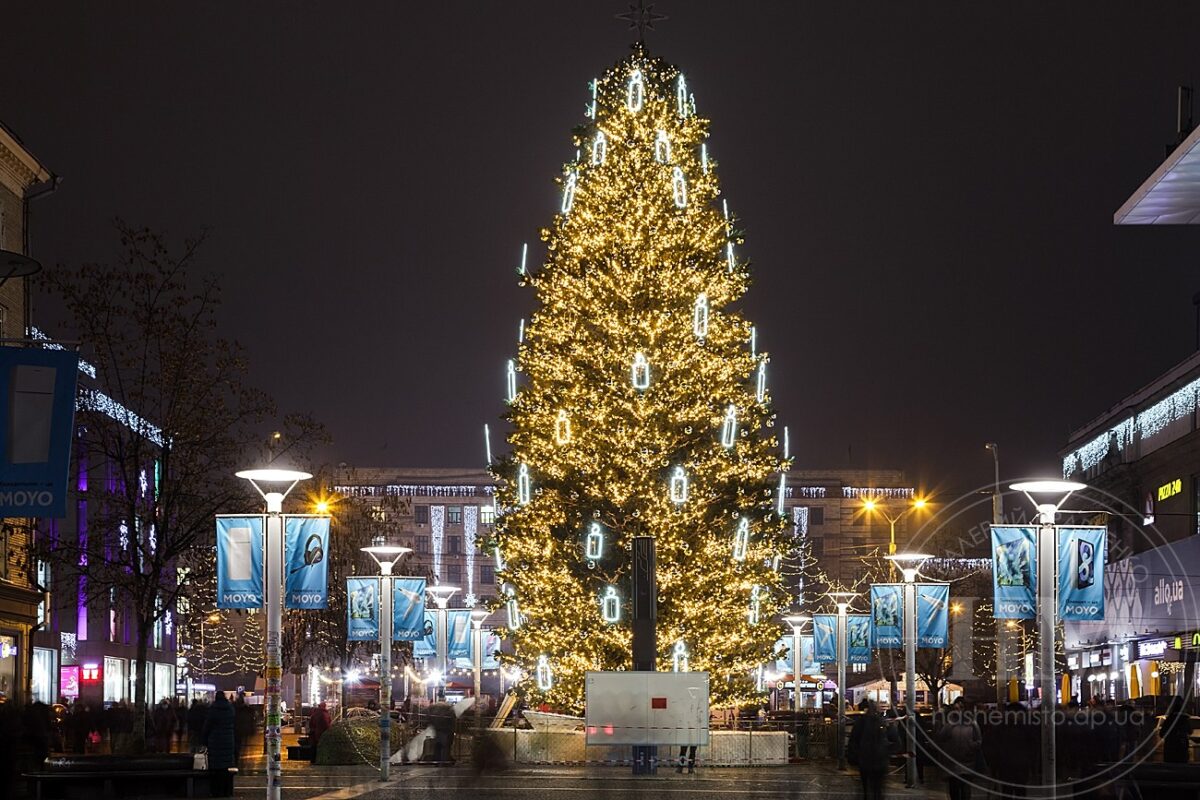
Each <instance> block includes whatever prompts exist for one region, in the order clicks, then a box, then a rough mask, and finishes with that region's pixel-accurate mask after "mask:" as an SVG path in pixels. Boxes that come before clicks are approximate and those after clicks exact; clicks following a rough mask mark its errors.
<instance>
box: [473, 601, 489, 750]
mask: <svg viewBox="0 0 1200 800" xmlns="http://www.w3.org/2000/svg"><path fill="white" fill-rule="evenodd" d="M487 618H488V612H487V610H486V609H482V608H473V609H471V636H472V637H473V638H474V640H475V641H473V642H471V656H472V659H471V660H472V666H473V667H474V668H475V736H476V737H477V738H478V736H479V735H480V732H481V731H482V730H483V709H482V708H481V705H482V697H481V694H480V693H481V692H482V690H483V621H484V620H485V619H487ZM476 744H478V742H477V743H476Z"/></svg>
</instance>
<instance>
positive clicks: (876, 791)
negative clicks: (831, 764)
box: [846, 700, 899, 800]
mask: <svg viewBox="0 0 1200 800" xmlns="http://www.w3.org/2000/svg"><path fill="white" fill-rule="evenodd" d="M859 708H860V709H862V712H863V713H862V714H861V715H860V716H859V718H858V719H857V720H855V722H854V727H853V728H852V729H851V730H850V743H849V746H848V747H847V750H846V760H847V761H849V762H850V763H851V764H853V765H854V766H856V767H858V777H859V779H860V780H861V781H862V796H863V800H882V798H883V780H884V775H885V774H886V773H887V767H888V758H889V757H890V756H891V753H892V748H893V747H894V746H895V745H896V744H897V743H898V742H899V735H898V734H897V733H896V729H895V727H893V726H892V725H889V724H888V722H887V720H885V719H884V718H883V717H882V716H881V715H880V714H879V708H878V707H877V706H876V705H875V701H874V700H864V701H863V702H862V703H860V704H859Z"/></svg>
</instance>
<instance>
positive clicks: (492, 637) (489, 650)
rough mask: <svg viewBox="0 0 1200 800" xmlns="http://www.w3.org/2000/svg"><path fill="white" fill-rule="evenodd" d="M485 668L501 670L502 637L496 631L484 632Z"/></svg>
mask: <svg viewBox="0 0 1200 800" xmlns="http://www.w3.org/2000/svg"><path fill="white" fill-rule="evenodd" d="M483 668H484V669H500V636H499V635H497V634H496V632H495V631H488V630H485V631H484V632H483Z"/></svg>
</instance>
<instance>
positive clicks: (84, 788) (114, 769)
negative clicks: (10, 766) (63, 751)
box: [24, 753, 236, 800]
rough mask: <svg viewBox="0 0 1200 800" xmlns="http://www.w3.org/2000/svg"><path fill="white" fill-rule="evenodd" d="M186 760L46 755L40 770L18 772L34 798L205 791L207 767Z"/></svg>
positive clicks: (195, 793)
mask: <svg viewBox="0 0 1200 800" xmlns="http://www.w3.org/2000/svg"><path fill="white" fill-rule="evenodd" d="M192 765H193V761H192V755H191V754H190V753H173V754H168V755H145V756H111V755H67V756H52V757H50V758H47V759H46V760H45V762H44V764H43V769H42V770H41V771H39V772H30V773H26V774H25V776H24V777H25V779H26V780H27V781H28V782H29V785H30V786H31V788H32V789H33V796H34V798H36V800H44V798H51V797H64V798H72V797H80V798H92V797H105V798H119V797H131V796H144V795H148V794H158V795H168V796H173V797H206V796H208V794H209V774H208V771H207V770H196V769H192ZM233 771H234V772H236V770H233Z"/></svg>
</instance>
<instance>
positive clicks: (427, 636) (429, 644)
mask: <svg viewBox="0 0 1200 800" xmlns="http://www.w3.org/2000/svg"><path fill="white" fill-rule="evenodd" d="M423 630H424V635H423V636H422V637H421V638H420V639H416V640H415V641H413V657H414V658H430V657H432V656H436V655H437V619H436V618H435V617H434V615H433V612H432V611H426V612H425V622H424V628H423Z"/></svg>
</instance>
